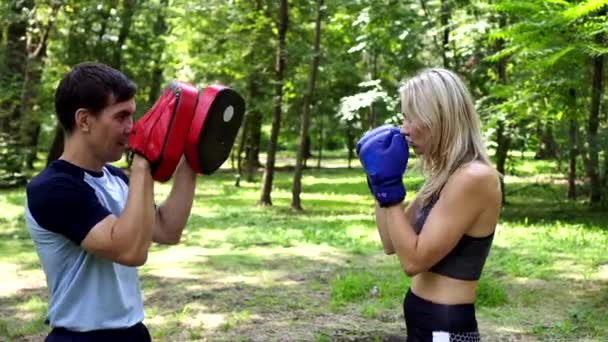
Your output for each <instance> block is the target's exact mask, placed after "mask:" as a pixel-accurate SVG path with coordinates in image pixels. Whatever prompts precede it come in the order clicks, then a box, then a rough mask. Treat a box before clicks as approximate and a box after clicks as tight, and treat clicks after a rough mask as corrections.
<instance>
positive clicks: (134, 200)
mask: <svg viewBox="0 0 608 342" xmlns="http://www.w3.org/2000/svg"><path fill="white" fill-rule="evenodd" d="M155 221H156V215H155V213H154V181H153V180H152V175H151V173H150V164H149V163H148V161H147V160H146V159H144V158H143V157H140V156H139V155H135V156H134V158H133V163H132V165H131V177H130V179H129V194H128V196H127V203H126V205H125V208H124V210H123V212H122V214H121V215H120V217H116V216H114V215H108V216H107V217H106V218H104V219H103V220H101V221H100V222H99V223H97V224H96V225H95V226H93V228H92V229H91V230H90V231H89V232H88V233H87V235H86V236H85V238H84V239H83V240H82V242H81V246H82V247H83V248H84V249H85V250H86V251H88V252H91V253H93V254H95V255H97V256H99V257H102V258H106V259H109V260H112V261H114V262H117V263H119V264H123V265H127V266H141V265H143V264H144V263H145V262H146V260H147V258H148V248H149V247H150V244H151V242H152V227H153V226H154V225H155Z"/></svg>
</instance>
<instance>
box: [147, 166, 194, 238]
mask: <svg viewBox="0 0 608 342" xmlns="http://www.w3.org/2000/svg"><path fill="white" fill-rule="evenodd" d="M195 188H196V173H194V171H192V169H191V168H190V166H189V165H188V163H187V162H186V159H185V158H183V157H182V159H181V161H180V164H179V165H178V167H177V169H176V171H175V177H174V181H173V187H172V188H171V192H170V193H169V196H168V197H167V199H166V200H165V201H164V202H163V203H162V204H161V205H160V206H159V207H158V209H157V210H156V224H155V225H154V234H153V241H154V242H156V243H160V244H167V245H172V244H176V243H178V242H179V241H180V239H181V236H182V231H183V230H184V227H185V226H186V223H187V222H188V217H189V216H190V211H191V209H192V202H193V201H194V190H195Z"/></svg>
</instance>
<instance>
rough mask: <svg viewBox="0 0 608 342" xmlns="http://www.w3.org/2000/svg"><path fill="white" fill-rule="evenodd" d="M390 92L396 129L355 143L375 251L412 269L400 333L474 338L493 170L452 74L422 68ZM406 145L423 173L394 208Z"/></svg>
mask: <svg viewBox="0 0 608 342" xmlns="http://www.w3.org/2000/svg"><path fill="white" fill-rule="evenodd" d="M400 96H401V108H402V112H403V116H404V120H403V126H402V128H401V131H400V132H399V131H398V130H397V129H396V128H392V129H391V128H379V129H377V130H378V131H376V132H375V133H373V134H371V135H370V134H367V135H366V136H364V138H363V139H362V140H361V141H360V143H359V144H360V145H359V146H358V151H359V157H360V159H361V162H362V164H363V166H364V168H365V170H366V172H367V174H368V184H369V186H370V189H371V190H372V192H373V193H374V195H375V197H376V200H377V201H376V225H377V228H378V232H379V234H380V238H381V240H382V244H383V247H384V250H385V252H386V253H387V254H393V253H396V254H397V256H398V257H399V261H400V263H401V266H402V268H403V270H404V272H405V273H406V274H407V275H408V276H409V277H411V278H412V281H411V287H410V289H409V290H408V292H407V294H406V296H405V300H404V303H403V309H404V313H405V322H406V326H407V334H408V341H479V339H480V338H479V333H478V328H477V321H476V317H475V307H474V302H475V289H476V286H477V282H478V280H479V277H480V275H481V273H482V269H483V266H484V263H485V260H486V257H487V256H488V253H489V251H490V247H491V245H492V241H493V237H494V230H495V227H496V224H497V221H498V217H499V214H500V207H501V189H500V182H499V175H498V173H497V172H496V171H495V170H494V169H493V167H492V166H491V162H490V160H489V159H488V156H487V153H486V150H485V147H484V144H483V139H482V133H481V125H480V121H479V118H478V116H477V113H476V112H475V109H474V106H473V102H472V100H471V96H470V94H469V92H468V91H467V89H466V87H465V86H464V84H463V82H462V81H461V80H460V79H459V78H458V77H457V76H456V75H455V74H454V73H452V72H450V71H448V70H445V69H426V70H423V71H421V72H420V73H418V74H417V75H415V76H414V77H412V78H411V79H409V80H407V81H406V82H405V83H404V84H403V86H402V87H401V89H400ZM370 133H371V132H370ZM399 133H400V134H399ZM403 136H404V137H405V139H403ZM408 145H409V147H411V148H412V149H413V151H414V152H415V153H416V155H417V156H418V159H420V161H421V165H422V170H423V173H424V176H425V182H424V184H423V186H422V188H421V189H420V190H419V191H418V193H417V194H416V196H415V198H414V200H413V201H412V203H411V204H410V205H408V206H407V208H406V209H405V211H404V210H403V207H402V200H403V197H405V189H404V188H403V183H402V180H401V178H400V177H399V176H402V175H403V172H405V168H406V166H407V154H408ZM386 199H391V200H386Z"/></svg>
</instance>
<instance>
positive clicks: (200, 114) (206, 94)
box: [184, 85, 245, 175]
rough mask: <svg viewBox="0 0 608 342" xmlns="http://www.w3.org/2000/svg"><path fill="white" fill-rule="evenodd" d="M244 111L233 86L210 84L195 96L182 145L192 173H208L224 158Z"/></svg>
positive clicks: (216, 167)
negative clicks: (192, 113) (190, 124)
mask: <svg viewBox="0 0 608 342" xmlns="http://www.w3.org/2000/svg"><path fill="white" fill-rule="evenodd" d="M244 113H245V100H243V98H242V97H241V96H240V95H239V94H238V93H237V92H236V91H234V90H232V89H230V88H228V87H225V86H222V85H210V86H208V87H207V88H205V90H204V91H203V92H202V94H201V95H200V97H199V100H198V104H197V106H196V111H195V114H194V119H193V121H192V126H191V127H190V131H189V132H188V138H187V141H186V146H185V149H184V154H185V155H186V161H187V162H188V165H190V167H191V168H192V170H194V171H195V172H196V173H201V174H207V175H208V174H211V173H213V172H214V171H216V170H217V169H219V167H220V166H222V164H223V163H224V162H225V161H226V159H228V156H229V155H230V150H231V149H232V145H233V144H234V140H235V139H236V135H237V133H238V131H239V127H240V126H241V122H242V120H243V115H244Z"/></svg>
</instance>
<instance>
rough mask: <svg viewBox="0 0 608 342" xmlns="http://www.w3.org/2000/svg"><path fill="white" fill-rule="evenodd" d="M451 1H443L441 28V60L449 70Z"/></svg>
mask: <svg viewBox="0 0 608 342" xmlns="http://www.w3.org/2000/svg"><path fill="white" fill-rule="evenodd" d="M448 2H449V0H441V27H442V28H443V30H442V35H443V37H442V42H441V58H442V60H443V67H444V68H446V69H447V68H449V67H450V61H449V58H448V50H449V44H450V5H449V3H448Z"/></svg>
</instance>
